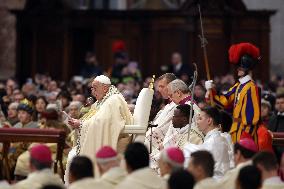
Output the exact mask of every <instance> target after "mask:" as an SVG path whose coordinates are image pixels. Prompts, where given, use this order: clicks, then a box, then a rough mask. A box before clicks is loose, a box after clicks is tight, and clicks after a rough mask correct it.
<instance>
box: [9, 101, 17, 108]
mask: <svg viewBox="0 0 284 189" xmlns="http://www.w3.org/2000/svg"><path fill="white" fill-rule="evenodd" d="M18 105H19V103H18V102H12V103H10V104H9V107H11V108H13V109H17V108H18Z"/></svg>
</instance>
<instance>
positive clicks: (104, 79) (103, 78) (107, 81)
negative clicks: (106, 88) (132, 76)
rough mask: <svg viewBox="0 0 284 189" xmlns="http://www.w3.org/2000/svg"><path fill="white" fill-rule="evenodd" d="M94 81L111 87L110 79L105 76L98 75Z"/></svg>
mask: <svg viewBox="0 0 284 189" xmlns="http://www.w3.org/2000/svg"><path fill="white" fill-rule="evenodd" d="M95 81H98V82H100V83H102V84H105V85H111V82H110V79H109V78H108V77H107V76H105V75H99V76H97V77H96V78H95Z"/></svg>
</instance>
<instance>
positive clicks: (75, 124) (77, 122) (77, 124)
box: [68, 118, 81, 129]
mask: <svg viewBox="0 0 284 189" xmlns="http://www.w3.org/2000/svg"><path fill="white" fill-rule="evenodd" d="M68 124H69V125H70V126H71V127H72V128H73V129H77V128H79V127H80V125H81V121H80V120H78V119H74V118H70V119H69V120H68Z"/></svg>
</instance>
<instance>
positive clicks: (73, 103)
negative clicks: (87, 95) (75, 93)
mask: <svg viewBox="0 0 284 189" xmlns="http://www.w3.org/2000/svg"><path fill="white" fill-rule="evenodd" d="M71 106H76V108H78V109H80V108H81V107H82V102H80V101H72V102H70V104H69V108H70V107H71Z"/></svg>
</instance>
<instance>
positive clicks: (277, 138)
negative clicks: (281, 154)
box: [272, 132, 284, 147]
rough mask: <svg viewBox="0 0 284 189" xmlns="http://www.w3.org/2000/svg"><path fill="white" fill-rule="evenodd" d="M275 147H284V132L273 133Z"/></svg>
mask: <svg viewBox="0 0 284 189" xmlns="http://www.w3.org/2000/svg"><path fill="white" fill-rule="evenodd" d="M272 142H273V146H281V147H284V132H272Z"/></svg>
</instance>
